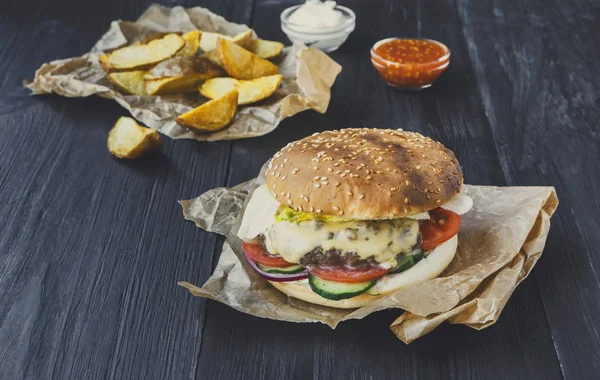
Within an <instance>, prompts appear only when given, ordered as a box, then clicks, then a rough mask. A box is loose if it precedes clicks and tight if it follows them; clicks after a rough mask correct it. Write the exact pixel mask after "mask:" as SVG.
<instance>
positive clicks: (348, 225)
mask: <svg viewBox="0 0 600 380" xmlns="http://www.w3.org/2000/svg"><path fill="white" fill-rule="evenodd" d="M264 235H265V246H266V248H267V250H268V251H269V253H271V254H278V255H281V257H283V258H284V259H285V260H286V261H288V262H291V263H300V259H302V257H304V256H305V255H306V254H307V253H309V252H311V251H313V250H314V249H315V248H318V247H322V248H323V250H324V251H328V250H331V249H338V250H340V251H342V252H354V253H356V254H357V255H358V257H360V258H361V259H368V258H370V257H373V258H374V259H375V260H376V261H377V262H378V263H381V264H382V265H383V266H386V267H388V268H391V267H393V266H395V265H396V264H397V263H396V256H397V255H398V254H399V253H408V252H410V251H411V249H412V247H413V246H414V245H415V243H416V242H417V239H418V236H419V223H418V221H416V220H414V219H394V220H380V221H347V222H336V223H332V222H328V223H326V222H322V221H319V220H309V221H304V222H300V223H293V222H288V221H279V222H275V223H273V224H272V225H271V226H270V227H269V228H267V229H266V230H265V233H264Z"/></svg>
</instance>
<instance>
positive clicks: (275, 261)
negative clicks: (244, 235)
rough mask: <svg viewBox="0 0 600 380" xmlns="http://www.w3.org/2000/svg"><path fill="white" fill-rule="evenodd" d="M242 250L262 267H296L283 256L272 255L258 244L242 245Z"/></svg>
mask: <svg viewBox="0 0 600 380" xmlns="http://www.w3.org/2000/svg"><path fill="white" fill-rule="evenodd" d="M242 249H243V250H244V252H246V255H248V257H250V258H251V259H252V260H253V261H255V262H257V263H259V264H262V265H266V266H269V267H277V268H282V267H289V266H290V265H296V264H292V263H288V262H287V261H285V260H284V259H283V257H281V256H276V255H271V254H270V253H269V252H267V251H265V250H264V249H262V247H261V246H260V245H258V244H251V243H242Z"/></svg>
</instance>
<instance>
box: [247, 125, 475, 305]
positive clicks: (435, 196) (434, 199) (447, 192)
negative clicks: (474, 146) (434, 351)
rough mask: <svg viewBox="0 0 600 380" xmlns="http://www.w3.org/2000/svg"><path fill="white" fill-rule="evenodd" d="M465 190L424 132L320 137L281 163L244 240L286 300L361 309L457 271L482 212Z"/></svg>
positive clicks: (456, 169) (258, 199)
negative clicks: (465, 229) (463, 235)
mask: <svg viewBox="0 0 600 380" xmlns="http://www.w3.org/2000/svg"><path fill="white" fill-rule="evenodd" d="M462 184H463V176H462V170H461V168H460V165H459V163H458V161H457V159H456V157H455V156H454V154H453V153H452V151H450V150H449V149H447V148H446V147H444V146H443V145H442V144H441V143H439V142H436V141H434V140H432V139H430V138H428V137H425V136H423V135H421V134H419V133H415V132H406V131H402V130H390V129H387V130H379V129H368V128H360V129H355V128H349V129H342V130H337V131H326V132H323V133H316V134H313V135H312V136H309V137H307V138H304V139H302V140H299V141H295V142H292V143H289V144H288V145H287V146H285V147H284V148H283V149H281V150H280V151H279V152H277V153H276V154H275V155H274V156H273V158H272V159H271V160H270V162H269V163H268V166H267V172H266V183H265V184H264V185H263V186H260V187H258V188H257V189H256V190H255V191H254V193H253V194H252V196H251V198H250V200H249V201H248V203H247V205H246V209H245V212H244V215H243V217H242V222H241V225H240V228H239V230H238V236H239V237H240V238H241V239H242V241H243V244H242V249H243V251H244V255H245V257H246V259H247V260H248V263H249V264H250V265H251V266H252V267H253V268H254V270H256V271H257V272H258V273H259V274H260V275H261V276H263V277H265V278H266V279H267V280H268V281H269V282H270V283H271V284H272V285H273V286H274V287H275V288H277V289H278V290H280V291H281V292H283V293H286V294H287V295H289V296H291V297H295V298H298V299H301V300H304V301H307V302H311V303H315V304H319V305H324V306H331V307H337V308H357V307H361V306H364V305H365V304H367V303H369V302H372V301H374V300H376V299H378V298H381V297H383V296H385V295H387V294H390V293H393V292H394V291H396V290H398V289H400V288H402V287H405V286H409V285H414V284H418V283H421V282H424V281H427V280H429V279H432V278H435V277H437V276H438V275H439V274H440V273H442V271H443V270H444V269H445V268H446V267H447V266H448V265H449V264H450V262H451V261H452V259H453V258H454V255H455V253H456V248H457V245H458V237H457V233H458V231H459V229H460V224H461V216H460V215H461V214H464V213H465V212H467V211H468V210H469V209H470V208H471V206H472V200H471V198H469V197H468V196H466V195H465V194H464V193H463V192H461V189H462Z"/></svg>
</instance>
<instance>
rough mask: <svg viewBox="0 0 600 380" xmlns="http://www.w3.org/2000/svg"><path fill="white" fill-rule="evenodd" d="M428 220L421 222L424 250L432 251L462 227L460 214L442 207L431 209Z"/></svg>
mask: <svg viewBox="0 0 600 380" xmlns="http://www.w3.org/2000/svg"><path fill="white" fill-rule="evenodd" d="M429 216H430V217H431V218H430V219H428V220H424V221H423V222H422V223H421V237H422V238H423V244H422V245H421V247H422V248H423V250H424V251H430V250H432V249H434V248H435V247H437V246H438V245H440V244H442V243H443V242H445V241H448V240H450V239H451V238H452V236H454V235H456V234H457V233H458V230H459V229H460V215H458V214H457V213H454V212H452V211H448V210H445V209H443V208H441V207H438V208H436V209H435V210H431V211H429Z"/></svg>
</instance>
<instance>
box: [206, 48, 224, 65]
mask: <svg viewBox="0 0 600 380" xmlns="http://www.w3.org/2000/svg"><path fill="white" fill-rule="evenodd" d="M201 57H204V58H206V59H208V60H209V61H211V62H212V63H214V64H215V65H217V66H219V67H222V66H221V61H219V57H218V56H217V51H216V50H211V51H207V52H206V53H203V54H202V55H201Z"/></svg>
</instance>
